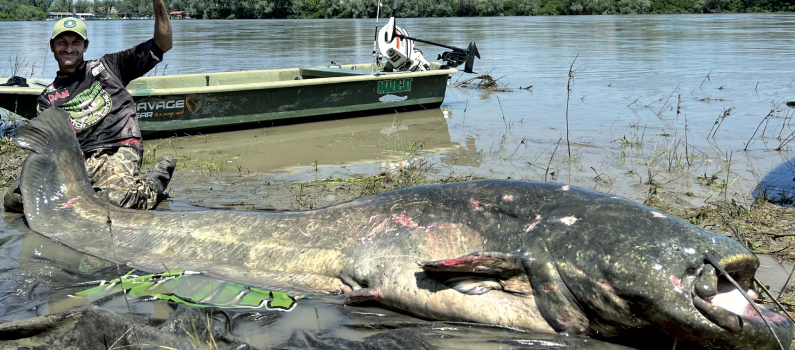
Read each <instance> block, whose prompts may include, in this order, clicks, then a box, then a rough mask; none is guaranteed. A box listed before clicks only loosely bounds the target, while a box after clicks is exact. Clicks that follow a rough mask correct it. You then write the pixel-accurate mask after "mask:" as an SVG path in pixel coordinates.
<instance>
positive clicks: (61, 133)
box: [14, 108, 96, 231]
mask: <svg viewBox="0 0 795 350" xmlns="http://www.w3.org/2000/svg"><path fill="white" fill-rule="evenodd" d="M14 142H15V143H16V144H17V145H18V146H19V147H21V148H24V149H28V150H30V151H32V152H33V153H31V154H30V155H29V156H28V158H27V159H26V160H25V163H24V164H23V165H22V175H21V179H22V181H21V184H20V190H21V191H22V201H23V206H24V208H25V209H24V210H25V217H26V218H27V220H28V225H29V226H30V227H31V229H33V230H34V231H38V229H37V228H36V227H34V226H39V225H48V226H49V225H53V224H54V225H57V222H58V221H57V220H61V219H65V217H63V216H64V215H66V214H67V212H68V211H70V210H65V209H70V208H71V207H73V206H74V205H75V202H76V201H78V200H80V199H83V200H84V201H89V200H90V201H92V202H93V201H95V200H96V197H95V195H94V188H93V187H92V186H91V182H90V181H89V179H88V175H87V174H86V169H85V165H84V163H83V155H82V153H81V152H80V144H79V143H78V141H77V137H75V134H74V129H72V124H71V123H70V122H69V115H68V114H67V113H66V112H65V111H64V110H62V109H58V108H49V109H47V110H45V111H43V112H42V113H41V114H40V115H39V116H38V117H37V118H34V119H33V120H31V121H30V123H28V124H26V125H23V126H20V127H19V130H18V131H17V137H16V139H15V141H14ZM53 214H55V215H53Z"/></svg>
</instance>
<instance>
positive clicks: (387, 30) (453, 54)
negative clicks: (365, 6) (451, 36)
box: [376, 0, 480, 73]
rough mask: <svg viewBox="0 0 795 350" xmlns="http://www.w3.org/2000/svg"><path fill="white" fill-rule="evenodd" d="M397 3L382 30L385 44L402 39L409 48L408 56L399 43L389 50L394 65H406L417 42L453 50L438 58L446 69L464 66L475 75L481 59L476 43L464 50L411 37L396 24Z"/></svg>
mask: <svg viewBox="0 0 795 350" xmlns="http://www.w3.org/2000/svg"><path fill="white" fill-rule="evenodd" d="M397 3H398V0H394V1H393V3H392V15H391V17H390V18H389V22H387V24H386V25H385V26H384V28H383V29H381V32H383V33H384V42H385V44H390V45H391V44H392V42H393V41H394V40H395V39H396V38H397V39H399V40H400V39H402V40H405V41H406V42H407V46H408V48H407V50H406V52H407V53H408V54H407V55H404V54H403V53H402V52H400V50H399V48H400V43H399V42H398V43H397V47H395V48H389V49H388V50H386V55H385V56H387V57H388V58H389V61H391V62H393V63H404V62H405V61H406V59H408V58H409V57H408V56H409V55H411V53H412V52H411V51H412V50H411V47H412V46H413V45H412V44H411V43H412V42H414V41H417V42H421V43H425V44H430V45H434V46H439V47H443V48H446V49H450V50H452V51H447V52H444V53H442V54H440V55H439V56H438V57H437V59H438V60H442V61H444V62H445V63H446V64H445V65H444V66H446V67H458V66H460V65H461V64H464V72H466V73H474V72H473V71H472V68H473V67H474V63H475V57H477V58H480V52H479V51H478V47H477V45H476V44H475V41H471V42H470V43H469V45H468V46H467V48H466V49H462V48H459V47H455V46H450V45H445V44H440V43H437V42H433V41H430V40H425V39H420V38H415V37H411V36H409V35H408V32H406V30H405V29H402V28H400V27H398V26H397V25H396V24H395V22H396V21H395V19H396V18H397ZM379 5H380V2H379ZM379 8H380V7H379ZM376 21H377V20H376ZM376 35H377V34H376ZM376 40H378V38H376ZM403 56H406V57H403ZM446 67H445V68H446Z"/></svg>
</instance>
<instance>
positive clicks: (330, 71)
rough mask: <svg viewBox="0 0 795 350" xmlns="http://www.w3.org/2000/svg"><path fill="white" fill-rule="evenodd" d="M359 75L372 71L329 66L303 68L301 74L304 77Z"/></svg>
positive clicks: (368, 73)
mask: <svg viewBox="0 0 795 350" xmlns="http://www.w3.org/2000/svg"><path fill="white" fill-rule="evenodd" d="M359 75H370V71H369V70H367V71H365V70H358V69H345V68H342V69H340V68H329V67H316V68H301V76H302V77H303V78H304V79H312V78H334V77H350V76H359Z"/></svg>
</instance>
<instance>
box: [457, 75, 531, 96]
mask: <svg viewBox="0 0 795 350" xmlns="http://www.w3.org/2000/svg"><path fill="white" fill-rule="evenodd" d="M503 77H504V76H503ZM503 77H499V78H497V79H494V77H492V76H491V74H489V73H486V74H481V75H478V76H477V77H474V78H470V79H467V80H464V81H462V82H458V83H456V84H455V86H457V87H461V88H472V89H482V90H490V91H497V92H512V91H513V89H511V88H508V87H505V86H500V83H499V80H500V79H502V78H503ZM531 87H532V85H531V86H529V87H528V88H527V89H528V90H529V89H530V88H531Z"/></svg>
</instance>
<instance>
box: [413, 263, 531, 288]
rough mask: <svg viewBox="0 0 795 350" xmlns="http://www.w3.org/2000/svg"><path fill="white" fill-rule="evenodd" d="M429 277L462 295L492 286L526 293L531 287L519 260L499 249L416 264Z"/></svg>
mask: <svg viewBox="0 0 795 350" xmlns="http://www.w3.org/2000/svg"><path fill="white" fill-rule="evenodd" d="M419 266H420V268H422V269H423V270H424V271H425V273H426V274H427V275H428V277H429V278H431V279H433V280H436V281H438V282H441V283H443V284H444V285H446V286H448V287H450V288H453V289H455V290H457V291H459V292H461V293H464V294H473V295H479V294H483V293H486V292H488V291H490V290H492V289H496V290H503V291H506V292H510V293H516V294H525V295H526V294H530V293H531V291H532V287H531V286H530V281H529V280H528V279H527V275H526V274H525V271H524V266H523V265H522V260H521V259H520V258H518V257H516V256H513V255H511V254H507V253H502V252H475V253H471V254H468V255H464V256H461V257H458V258H454V259H447V260H437V261H425V262H420V263H419Z"/></svg>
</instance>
